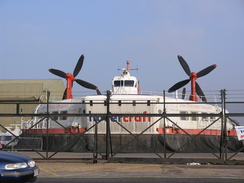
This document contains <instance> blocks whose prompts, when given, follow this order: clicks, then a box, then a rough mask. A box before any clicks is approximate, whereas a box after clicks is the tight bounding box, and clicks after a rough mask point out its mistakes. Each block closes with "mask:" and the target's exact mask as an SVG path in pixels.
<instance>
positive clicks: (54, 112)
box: [52, 111, 58, 120]
mask: <svg viewBox="0 0 244 183" xmlns="http://www.w3.org/2000/svg"><path fill="white" fill-rule="evenodd" d="M52 114H58V111H53V112H52ZM52 119H53V120H58V116H53V117H52Z"/></svg>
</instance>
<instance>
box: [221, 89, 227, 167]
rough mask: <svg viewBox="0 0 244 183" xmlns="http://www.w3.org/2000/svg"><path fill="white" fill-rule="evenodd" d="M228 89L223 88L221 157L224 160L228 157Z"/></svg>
mask: <svg viewBox="0 0 244 183" xmlns="http://www.w3.org/2000/svg"><path fill="white" fill-rule="evenodd" d="M225 99H226V90H225V89H224V90H221V107H222V117H221V137H220V159H223V160H224V162H225V160H226V157H225V156H224V155H225V154H226V145H227V143H226V106H225Z"/></svg>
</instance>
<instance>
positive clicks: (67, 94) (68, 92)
mask: <svg viewBox="0 0 244 183" xmlns="http://www.w3.org/2000/svg"><path fill="white" fill-rule="evenodd" d="M83 62H84V55H83V54H82V55H81V56H80V58H79V60H78V62H77V64H76V66H75V69H74V71H73V74H71V73H65V72H63V71H60V70H57V69H49V72H51V73H52V74H54V75H56V76H59V77H61V78H64V79H66V80H67V85H66V89H65V91H64V96H63V99H70V98H73V96H72V87H73V82H74V81H76V82H77V83H78V84H79V85H81V86H83V87H85V88H88V89H92V90H96V92H97V94H98V95H101V92H100V91H99V89H98V88H97V87H96V86H95V85H93V84H91V83H88V82H87V81H84V80H81V79H76V78H75V77H76V76H77V75H78V74H79V72H80V70H81V68H82V65H83Z"/></svg>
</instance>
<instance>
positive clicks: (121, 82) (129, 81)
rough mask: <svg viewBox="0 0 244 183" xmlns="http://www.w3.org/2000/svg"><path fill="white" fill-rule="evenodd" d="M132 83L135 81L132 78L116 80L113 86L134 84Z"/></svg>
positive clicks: (130, 85)
mask: <svg viewBox="0 0 244 183" xmlns="http://www.w3.org/2000/svg"><path fill="white" fill-rule="evenodd" d="M134 83H135V81H134V80H117V81H114V86H115V87H120V86H127V87H132V86H134Z"/></svg>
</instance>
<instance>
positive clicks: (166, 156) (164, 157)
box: [0, 90, 244, 163]
mask: <svg viewBox="0 0 244 183" xmlns="http://www.w3.org/2000/svg"><path fill="white" fill-rule="evenodd" d="M163 95H164V97H165V92H164V93H163ZM110 96H111V93H110V91H107V99H106V101H105V102H104V104H106V113H104V114H100V113H99V114H96V113H93V114H70V113H69V114H51V113H49V108H48V107H47V113H46V114H45V115H43V114H33V113H21V112H20V111H21V110H20V106H21V105H22V104H25V105H26V104H27V103H16V111H15V112H13V113H8V114H6V113H5V114H2V113H0V118H1V117H35V116H39V117H41V116H42V118H41V119H40V120H39V121H38V122H37V123H36V124H34V125H32V126H31V127H30V128H29V129H28V130H30V129H32V128H33V127H35V126H36V125H37V124H38V123H40V122H41V121H43V120H47V121H49V120H50V119H52V121H54V122H55V123H57V124H58V125H60V126H61V127H62V128H65V129H66V130H68V131H69V133H70V134H71V135H72V136H74V138H75V139H77V140H78V141H81V142H82V143H84V144H85V145H86V146H88V147H89V148H90V149H93V153H92V159H93V162H94V163H96V162H97V160H98V159H99V158H98V157H99V155H100V156H101V157H102V158H104V159H106V160H110V161H113V160H115V159H116V158H117V155H118V154H119V153H120V152H121V150H123V148H124V147H126V146H127V145H128V144H130V143H132V142H133V141H134V140H136V141H137V142H138V143H141V144H143V145H144V146H145V147H146V148H147V149H149V151H150V152H151V153H153V154H155V155H156V157H157V160H155V159H154V161H157V162H169V161H170V162H174V161H179V159H178V160H177V159H174V158H172V157H173V156H174V155H175V154H177V153H178V151H179V150H180V149H181V148H182V147H184V146H185V145H186V144H187V143H189V142H190V141H196V138H197V137H198V136H199V135H200V134H201V133H202V132H203V131H205V130H206V129H208V128H209V127H210V126H212V125H213V124H214V123H215V122H216V121H218V120H219V119H221V135H220V144H219V145H220V148H219V152H218V153H214V152H213V153H212V154H213V155H214V157H215V158H216V160H217V162H220V163H228V162H230V161H232V160H233V157H235V156H236V155H237V154H238V153H239V152H242V151H243V150H244V147H242V148H240V149H239V150H238V151H236V152H234V153H233V154H232V155H231V156H229V157H228V152H227V150H226V149H227V144H228V143H227V142H228V137H227V134H226V122H227V119H228V118H231V117H244V111H243V112H236V113H226V105H228V104H230V103H231V104H234V105H235V104H243V105H244V102H240V101H238V102H227V101H226V90H221V91H220V96H221V102H214V103H213V104H216V105H220V106H221V107H222V111H221V112H220V113H218V114H194V115H193V114H172V113H170V114H167V112H166V107H165V105H166V104H169V103H167V102H164V103H163V105H164V110H163V112H162V114H149V113H147V114H114V113H113V114H112V113H111V112H110V107H111V105H114V104H115V103H110ZM164 101H165V100H164ZM1 104H3V103H1ZM4 104H6V105H8V104H9V103H4ZM11 104H13V103H11ZM30 104H32V105H33V103H30ZM45 104H47V105H49V100H48V101H47V103H45ZM76 104H77V103H76ZM141 104H143V103H141ZM172 104H175V103H172ZM93 105H96V103H93ZM117 105H118V104H117ZM132 105H133V104H132ZM138 105H139V104H138ZM62 115H63V116H66V117H74V116H76V117H77V116H78V117H101V120H100V121H96V122H95V124H94V125H93V126H91V127H90V128H89V129H87V131H86V132H84V133H83V134H81V135H78V134H76V133H72V131H71V130H70V129H67V128H66V127H65V126H63V125H62V124H60V123H59V122H58V121H57V120H55V119H54V117H56V116H62ZM113 116H120V117H123V116H138V117H145V116H147V117H148V116H150V117H158V119H157V120H156V121H153V122H152V123H151V125H150V126H148V127H147V128H146V129H144V130H143V131H142V132H141V133H139V134H133V133H132V132H131V131H130V130H128V129H127V128H126V127H125V126H123V125H122V124H121V123H119V122H116V124H117V125H119V126H120V127H121V128H123V129H124V130H125V131H126V132H127V133H128V134H129V135H130V136H131V137H132V138H131V140H130V141H128V142H127V143H126V144H124V145H123V146H122V147H120V149H119V150H117V151H115V152H114V150H113V143H112V138H113V136H112V135H111V129H110V118H111V117H113ZM182 116H185V117H191V116H201V117H202V116H215V117H217V119H216V120H214V121H213V122H212V123H211V124H209V125H208V126H207V127H206V128H204V129H203V130H202V131H201V132H199V133H198V134H197V135H194V136H192V135H191V134H188V133H187V132H186V131H185V130H184V129H183V128H182V127H181V126H180V125H178V124H177V123H176V122H174V121H173V120H172V119H170V117H182ZM162 119H163V121H164V126H165V121H166V120H168V121H170V122H171V123H172V124H174V125H175V126H176V127H177V128H179V129H181V130H182V131H183V132H184V133H185V134H186V135H187V136H189V138H190V139H189V141H187V142H185V143H184V144H183V145H182V146H181V147H179V148H178V149H177V150H176V151H174V152H171V153H169V152H167V151H166V149H165V147H166V145H165V143H166V139H167V138H166V137H165V135H166V133H165V131H164V134H163V135H164V150H163V152H158V150H155V149H152V148H151V147H149V146H148V145H147V144H145V143H144V142H143V141H141V140H140V137H141V136H143V135H144V133H145V132H146V131H147V130H148V129H150V128H152V127H153V126H154V125H155V124H157V123H158V122H159V121H160V120H162ZM101 122H105V123H106V134H105V144H106V151H105V153H101V152H99V151H98V148H99V143H98V135H99V134H98V124H99V123H101ZM47 126H48V125H47ZM0 128H2V129H4V130H6V131H8V132H9V133H11V134H12V135H13V136H14V137H15V138H14V139H13V140H12V141H14V140H16V139H17V140H19V141H22V142H23V143H25V144H26V146H27V147H29V148H30V150H32V151H34V152H36V153H37V154H39V155H40V156H41V158H43V159H51V158H53V157H54V156H55V155H56V154H57V153H59V152H61V151H62V150H63V147H60V149H57V150H56V151H55V152H50V151H49V149H48V143H49V142H48V139H49V138H48V136H49V134H48V127H47V133H46V134H45V135H43V138H45V139H46V147H45V153H46V154H45V155H43V153H42V151H40V150H37V149H35V148H33V147H32V146H31V145H30V144H28V143H26V142H25V141H24V140H23V139H22V138H21V137H22V135H20V136H15V135H14V134H13V133H12V132H11V131H9V130H8V129H7V128H5V127H4V126H3V125H1V124H0ZM91 129H94V134H93V136H94V137H93V138H94V144H87V142H86V141H85V140H84V138H83V137H84V136H85V135H86V134H87V132H89V131H90V130H91ZM164 129H165V128H164ZM12 141H10V142H9V143H11V142H12ZM50 153H51V155H50ZM151 159H152V158H151ZM185 159H189V158H185ZM191 160H192V158H191ZM209 160H210V159H207V161H209ZM211 161H213V159H211ZM239 162H240V161H239Z"/></svg>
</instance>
